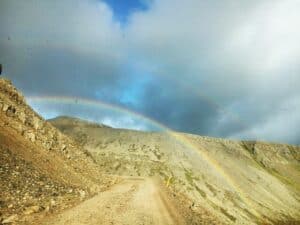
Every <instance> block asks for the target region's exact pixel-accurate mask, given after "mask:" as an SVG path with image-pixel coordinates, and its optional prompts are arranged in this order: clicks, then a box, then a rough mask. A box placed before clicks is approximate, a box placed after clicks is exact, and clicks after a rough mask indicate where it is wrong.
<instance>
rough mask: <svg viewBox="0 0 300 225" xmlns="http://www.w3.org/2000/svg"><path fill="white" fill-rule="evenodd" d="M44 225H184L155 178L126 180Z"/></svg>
mask: <svg viewBox="0 0 300 225" xmlns="http://www.w3.org/2000/svg"><path fill="white" fill-rule="evenodd" d="M41 224H42V225H92V224H93V225H95V224H102V225H106V224H107V225H112V224H114V225H127V224H128V225H132V224H136V225H142V224H143V225H152V224H155V225H182V224H185V222H184V220H183V218H181V217H180V213H179V212H178V211H177V209H176V208H174V205H173V204H172V203H170V202H169V199H168V195H167V194H166V193H165V191H164V188H162V186H161V184H160V183H159V182H158V181H156V180H154V179H143V178H137V179H126V180H125V181H124V182H122V183H120V184H118V185H115V186H113V187H112V188H111V189H110V190H107V191H105V192H102V193H100V194H98V195H96V196H95V197H93V198H91V199H89V200H87V201H85V202H83V203H81V204H80V205H78V206H76V207H74V208H72V209H69V210H67V211H65V212H63V213H62V214H59V215H56V216H52V217H50V218H46V221H44V222H42V223H41Z"/></svg>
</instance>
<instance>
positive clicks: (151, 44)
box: [0, 0, 300, 144]
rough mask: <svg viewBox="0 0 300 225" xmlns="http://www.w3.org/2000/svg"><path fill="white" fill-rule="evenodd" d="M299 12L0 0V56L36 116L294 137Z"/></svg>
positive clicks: (296, 4)
mask: <svg viewBox="0 0 300 225" xmlns="http://www.w3.org/2000/svg"><path fill="white" fill-rule="evenodd" d="M299 11H300V1H298V0H252V1H248V0H240V1H232V0H223V1H218V0H184V1H182V0H181V1H180V0H126V1H123V0H102V1H101V0H86V1H81V0H51V1H50V0H48V1H46V0H27V1H19V0H1V1H0V27H1V30H0V62H1V63H2V64H3V67H4V76H6V77H8V78H9V79H11V80H12V81H13V82H14V84H15V85H16V86H17V87H18V88H19V89H21V90H22V91H23V93H24V94H25V96H26V97H27V98H28V102H29V103H30V104H31V105H32V106H33V107H34V109H36V110H37V111H38V112H39V113H41V114H42V115H43V116H44V117H46V118H50V117H54V116H57V115H61V114H67V115H73V116H79V117H82V118H85V119H90V120H94V121H98V122H102V123H106V124H108V125H111V126H115V127H125V128H133V129H140V130H153V129H159V127H160V126H159V125H158V126H157V124H163V125H164V126H166V127H169V128H171V129H174V130H178V131H182V132H189V133H196V134H200V135H208V136H216V137H226V138H238V139H240V138H242V139H260V140H268V141H275V142H287V143H293V144H300V41H299V40H300V14H299ZM46 96H47V98H45V97H46ZM53 99H55V100H53ZM73 100H74V101H73ZM87 102H89V104H87ZM97 102H99V104H97ZM154 121H155V122H154ZM157 127H158V128H157Z"/></svg>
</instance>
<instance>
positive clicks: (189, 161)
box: [50, 117, 300, 224]
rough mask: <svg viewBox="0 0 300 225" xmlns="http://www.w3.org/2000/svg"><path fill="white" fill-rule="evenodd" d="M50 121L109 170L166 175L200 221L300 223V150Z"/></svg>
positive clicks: (74, 121) (64, 119) (71, 120)
mask: <svg viewBox="0 0 300 225" xmlns="http://www.w3.org/2000/svg"><path fill="white" fill-rule="evenodd" d="M50 122H51V123H52V124H53V125H54V126H56V127H58V128H59V129H60V130H61V131H63V132H64V133H65V134H67V135H70V136H72V137H74V138H75V139H76V140H77V141H79V142H81V143H82V144H83V145H84V147H85V148H86V149H87V150H88V151H89V152H90V153H91V154H92V156H93V157H94V159H95V160H96V161H97V163H98V164H99V165H100V167H101V168H102V170H103V171H106V172H107V173H110V174H118V175H126V176H142V177H148V176H156V175H158V176H160V177H161V178H163V180H164V181H165V185H166V186H168V187H170V188H171V189H172V190H173V191H174V192H175V193H181V194H183V196H185V197H186V200H187V202H188V204H190V208H191V209H192V210H193V211H194V212H195V214H196V215H198V216H199V218H200V217H201V213H202V212H204V209H205V210H208V212H210V213H211V214H212V215H214V216H215V217H217V218H218V219H219V220H220V221H222V223H224V224H234V223H235V224H281V223H283V224H284V223H288V222H290V223H293V222H296V223H297V221H298V222H299V221H300V214H299V211H300V189H299V187H300V169H299V160H300V148H299V147H296V146H290V145H282V144H268V143H262V142H237V141H229V140H224V139H215V138H207V137H201V136H197V135H189V134H180V133H172V134H171V135H170V134H168V133H155V132H139V131H132V130H122V129H113V128H109V127H106V126H103V125H96V124H92V123H88V122H86V121H82V120H78V119H74V118H69V117H59V118H56V119H54V120H51V121H50ZM202 216H203V215H202ZM195 224H197V222H196V223H195Z"/></svg>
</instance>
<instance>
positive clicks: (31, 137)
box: [23, 131, 35, 142]
mask: <svg viewBox="0 0 300 225" xmlns="http://www.w3.org/2000/svg"><path fill="white" fill-rule="evenodd" d="M23 136H24V137H25V138H26V139H28V140H30V141H31V142H35V134H34V133H33V132H31V131H25V132H24V133H23Z"/></svg>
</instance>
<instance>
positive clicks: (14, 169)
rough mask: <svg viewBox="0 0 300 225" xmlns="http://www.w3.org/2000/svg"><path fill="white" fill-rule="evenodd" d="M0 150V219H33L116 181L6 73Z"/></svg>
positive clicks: (0, 86) (0, 88)
mask: <svg viewBox="0 0 300 225" xmlns="http://www.w3.org/2000/svg"><path fill="white" fill-rule="evenodd" d="M0 153H1V154H0V177H1V183H0V224H1V223H2V224H32V221H33V220H35V221H37V220H38V219H37V218H39V217H42V216H43V215H45V214H49V213H51V212H53V211H58V210H61V209H63V208H66V207H70V206H71V205H73V204H75V203H76V202H78V201H81V200H84V199H86V198H88V197H89V196H92V195H93V194H94V193H95V192H96V191H99V190H104V189H105V188H106V187H107V186H109V185H111V184H112V183H113V182H115V179H112V178H111V177H108V176H104V175H103V174H102V173H101V170H100V169H99V167H98V166H97V165H96V164H95V163H94V161H93V159H92V158H91V157H90V155H89V153H88V152H87V151H85V150H84V149H83V148H82V146H80V145H79V144H78V143H76V142H74V141H73V140H72V139H71V138H69V137H67V136H66V135H64V134H62V133H61V132H60V131H59V130H57V129H56V128H55V127H53V126H52V125H51V124H50V123H49V122H47V121H45V120H43V118H41V117H40V116H39V115H38V114H37V113H35V112H34V111H33V110H32V109H31V108H30V107H29V106H28V105H27V104H26V102H25V99H24V97H23V96H22V94H20V92H18V91H17V90H16V88H15V87H14V86H13V85H12V84H11V82H10V81H8V80H5V79H0Z"/></svg>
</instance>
